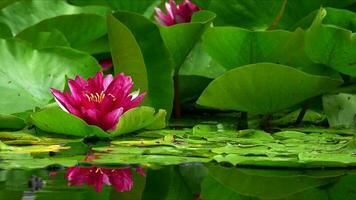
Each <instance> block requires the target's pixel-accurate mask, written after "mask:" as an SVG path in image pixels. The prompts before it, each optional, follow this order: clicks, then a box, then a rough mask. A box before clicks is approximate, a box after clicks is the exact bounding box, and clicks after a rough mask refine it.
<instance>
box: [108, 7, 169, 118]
mask: <svg viewBox="0 0 356 200" xmlns="http://www.w3.org/2000/svg"><path fill="white" fill-rule="evenodd" d="M108 30H109V32H108V34H109V42H110V48H111V55H112V58H113V62H114V70H115V73H120V72H124V73H126V74H127V75H130V76H132V78H133V81H134V82H135V86H136V88H138V89H140V90H142V91H146V92H147V94H148V95H147V97H146V98H145V99H146V100H145V101H144V104H147V105H150V106H153V107H154V108H156V109H161V108H162V109H165V110H166V111H167V113H168V116H169V115H170V113H171V110H172V105H173V78H172V77H173V64H172V59H171V56H170V54H169V52H168V50H167V48H166V47H165V45H164V43H163V40H162V38H161V36H160V32H159V29H158V27H157V26H156V25H155V24H154V23H153V22H151V21H150V20H148V19H146V18H144V17H143V16H140V15H138V14H134V13H128V12H118V13H116V14H115V15H110V16H109V17H108Z"/></svg>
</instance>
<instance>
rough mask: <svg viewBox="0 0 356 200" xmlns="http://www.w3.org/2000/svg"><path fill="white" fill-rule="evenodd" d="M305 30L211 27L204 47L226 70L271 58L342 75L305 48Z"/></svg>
mask: <svg viewBox="0 0 356 200" xmlns="http://www.w3.org/2000/svg"><path fill="white" fill-rule="evenodd" d="M304 40H305V31H304V30H302V29H296V30H295V31H294V32H289V31H285V30H275V31H250V30H246V29H242V28H238V27H213V28H209V29H208V30H207V31H206V32H205V33H204V36H203V47H204V49H205V50H206V51H207V52H208V54H209V55H210V56H211V57H212V58H213V59H214V60H215V61H216V62H218V63H219V64H220V65H221V66H222V67H224V68H225V69H226V70H229V69H233V68H236V67H240V66H244V65H247V64H254V63H261V62H269V63H276V64H283V65H288V66H291V67H294V68H296V69H299V70H301V71H304V72H307V73H310V74H315V75H325V76H330V77H333V78H335V79H340V80H341V78H340V77H339V74H338V72H337V71H335V70H333V69H330V68H328V67H326V66H323V65H320V64H316V63H314V62H313V61H312V60H311V59H310V58H309V57H308V56H307V55H306V53H305V50H304V48H305V47H304Z"/></svg>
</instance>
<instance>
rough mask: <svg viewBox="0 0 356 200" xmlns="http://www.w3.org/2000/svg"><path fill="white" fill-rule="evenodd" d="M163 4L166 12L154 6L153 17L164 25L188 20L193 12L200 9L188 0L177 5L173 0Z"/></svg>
mask: <svg viewBox="0 0 356 200" xmlns="http://www.w3.org/2000/svg"><path fill="white" fill-rule="evenodd" d="M165 5H166V12H167V14H164V13H163V12H162V10H161V9H159V8H157V7H156V8H155V10H156V16H155V19H156V21H157V22H159V23H160V24H162V25H164V26H172V25H174V24H178V23H186V22H190V21H191V19H192V16H193V13H194V12H196V11H199V10H200V8H199V7H198V6H197V5H195V4H193V3H192V2H190V0H183V2H182V3H181V4H179V5H177V4H176V2H175V1H174V0H169V2H168V3H166V4H165Z"/></svg>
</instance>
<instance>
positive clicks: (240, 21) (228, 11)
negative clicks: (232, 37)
mask: <svg viewBox="0 0 356 200" xmlns="http://www.w3.org/2000/svg"><path fill="white" fill-rule="evenodd" d="M207 2H209V1H207ZM353 3H355V1H354V0H344V1H338V0H313V1H310V0H298V2H294V1H285V0H263V1H260V0H249V1H240V0H225V1H224V3H222V2H221V0H211V1H210V5H209V6H208V7H207V9H208V10H210V11H213V12H215V13H216V14H217V16H218V17H217V18H216V20H215V21H216V25H219V26H221V25H224V26H238V27H243V28H248V29H252V30H266V29H268V28H270V29H271V28H272V29H273V28H274V29H286V28H290V27H291V26H292V25H294V24H295V23H297V22H298V21H299V20H300V19H301V18H303V17H305V16H307V15H308V14H309V13H310V12H312V11H314V10H315V9H319V8H320V7H321V6H331V7H337V8H346V7H347V6H350V5H352V4H353ZM284 4H285V5H284Z"/></svg>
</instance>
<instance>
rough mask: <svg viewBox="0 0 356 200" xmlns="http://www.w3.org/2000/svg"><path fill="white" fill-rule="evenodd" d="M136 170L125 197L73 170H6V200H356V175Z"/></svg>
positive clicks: (213, 167)
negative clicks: (97, 186)
mask: <svg viewBox="0 0 356 200" xmlns="http://www.w3.org/2000/svg"><path fill="white" fill-rule="evenodd" d="M127 167H128V166H122V167H121V168H120V169H128V168H127ZM134 168H137V166H135V167H133V168H132V170H131V172H132V181H133V182H132V183H133V185H132V188H131V189H130V191H125V192H118V191H117V190H116V189H115V188H114V185H115V184H112V185H111V186H110V185H108V184H105V180H103V181H104V182H101V183H102V184H103V188H102V190H101V191H100V192H98V191H95V187H93V184H94V183H93V182H92V183H89V182H85V181H84V183H83V185H82V186H76V185H75V183H74V185H73V182H71V183H70V181H69V180H68V168H60V167H50V168H46V169H43V168H42V169H31V170H19V169H16V170H15V169H13V170H11V169H10V170H1V171H0V199H3V200H12V199H26V200H30V199H52V200H54V199H72V200H76V199H86V200H88V199H127V200H131V199H244V200H245V199H246V200H247V199H335V200H336V199H337V200H339V199H350V200H351V199H356V170H352V169H332V170H315V169H314V170H293V169H282V168H280V169H278V168H236V167H228V166H222V165H218V164H213V163H210V164H202V163H190V164H180V165H172V166H165V167H159V166H151V167H143V171H144V174H143V173H137V172H136V170H135V169H134ZM87 169H88V168H87ZM104 169H117V170H118V168H117V167H116V168H113V167H112V166H105V167H102V168H100V170H104ZM96 171H98V168H97V170H96ZM104 172H105V171H104ZM66 174H67V175H66ZM89 176H91V177H92V176H94V175H93V174H89ZM76 178H78V176H77V177H76ZM111 178H113V177H112V176H111ZM116 178H120V177H116ZM121 178H122V177H121ZM79 179H80V177H79ZM72 181H73V180H72ZM74 181H80V180H74ZM110 181H111V183H113V182H114V180H110ZM117 181H120V180H117ZM99 182H100V181H99ZM71 184H72V185H71ZM116 186H117V185H116ZM119 187H120V186H119Z"/></svg>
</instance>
